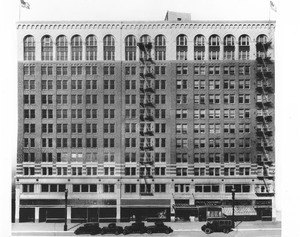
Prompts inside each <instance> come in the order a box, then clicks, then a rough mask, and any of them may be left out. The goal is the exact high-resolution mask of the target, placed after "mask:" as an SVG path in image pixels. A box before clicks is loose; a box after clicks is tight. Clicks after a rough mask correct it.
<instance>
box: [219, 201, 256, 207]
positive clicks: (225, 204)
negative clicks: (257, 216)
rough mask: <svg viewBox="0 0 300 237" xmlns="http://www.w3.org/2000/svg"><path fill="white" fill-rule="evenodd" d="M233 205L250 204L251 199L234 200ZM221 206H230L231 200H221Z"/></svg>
mask: <svg viewBox="0 0 300 237" xmlns="http://www.w3.org/2000/svg"><path fill="white" fill-rule="evenodd" d="M234 204H235V205H242V206H252V200H234ZM222 205H223V206H232V200H223V201H222Z"/></svg>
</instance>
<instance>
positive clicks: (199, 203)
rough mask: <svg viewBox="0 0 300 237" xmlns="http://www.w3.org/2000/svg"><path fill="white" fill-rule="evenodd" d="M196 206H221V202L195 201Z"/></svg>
mask: <svg viewBox="0 0 300 237" xmlns="http://www.w3.org/2000/svg"><path fill="white" fill-rule="evenodd" d="M195 204H196V206H221V204H222V202H221V200H195Z"/></svg>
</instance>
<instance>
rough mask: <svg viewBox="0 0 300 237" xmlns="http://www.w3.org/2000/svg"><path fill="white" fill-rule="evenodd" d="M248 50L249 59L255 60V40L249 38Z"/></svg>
mask: <svg viewBox="0 0 300 237" xmlns="http://www.w3.org/2000/svg"><path fill="white" fill-rule="evenodd" d="M249 44H250V52H249V59H250V60H255V59H256V42H255V40H250V42H249Z"/></svg>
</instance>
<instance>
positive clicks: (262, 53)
mask: <svg viewBox="0 0 300 237" xmlns="http://www.w3.org/2000/svg"><path fill="white" fill-rule="evenodd" d="M270 45H271V42H268V37H267V36H266V35H259V36H258V37H257V38H256V53H257V57H261V58H265V57H267V51H268V49H269V47H270Z"/></svg>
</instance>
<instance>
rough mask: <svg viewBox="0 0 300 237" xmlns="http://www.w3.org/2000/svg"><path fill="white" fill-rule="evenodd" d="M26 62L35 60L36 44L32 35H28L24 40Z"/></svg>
mask: <svg viewBox="0 0 300 237" xmlns="http://www.w3.org/2000/svg"><path fill="white" fill-rule="evenodd" d="M23 42H24V60H25V61H33V60H35V42H34V38H33V36H32V35H28V36H26V37H25V38H24V41H23Z"/></svg>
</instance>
